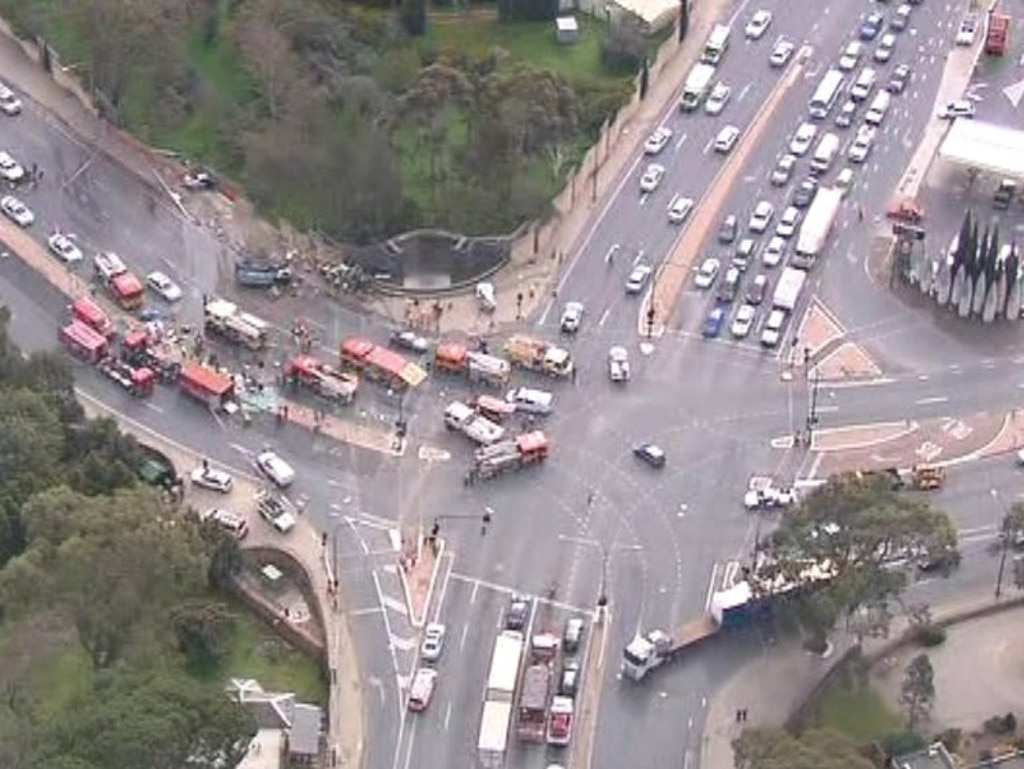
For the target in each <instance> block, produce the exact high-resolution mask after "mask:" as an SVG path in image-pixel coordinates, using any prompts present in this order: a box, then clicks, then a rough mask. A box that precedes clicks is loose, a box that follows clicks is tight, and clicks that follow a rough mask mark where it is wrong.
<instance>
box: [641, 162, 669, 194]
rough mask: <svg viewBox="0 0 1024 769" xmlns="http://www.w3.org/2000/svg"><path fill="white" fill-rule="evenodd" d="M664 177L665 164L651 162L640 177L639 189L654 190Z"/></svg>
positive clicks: (644, 190) (643, 190)
mask: <svg viewBox="0 0 1024 769" xmlns="http://www.w3.org/2000/svg"><path fill="white" fill-rule="evenodd" d="M664 178H665V166H662V165H658V164H657V163H651V164H650V165H649V166H647V170H645V171H644V175H643V176H641V177H640V191H641V192H654V191H655V190H656V189H658V186H659V185H660V184H661V180H662V179H664Z"/></svg>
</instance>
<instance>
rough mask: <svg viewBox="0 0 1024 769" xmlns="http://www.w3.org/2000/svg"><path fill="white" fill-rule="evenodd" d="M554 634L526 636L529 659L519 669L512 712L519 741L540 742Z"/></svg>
mask: <svg viewBox="0 0 1024 769" xmlns="http://www.w3.org/2000/svg"><path fill="white" fill-rule="evenodd" d="M557 656H558V638H557V637H556V636H554V635H552V634H551V633H542V634H539V635H535V636H534V637H533V638H532V639H530V660H529V663H528V664H527V667H526V670H525V671H524V672H523V686H522V691H521V692H520V694H519V709H518V711H517V716H516V736H517V737H518V738H519V739H520V740H522V741H523V742H544V734H545V731H546V729H547V721H548V704H549V702H550V698H551V682H552V679H553V678H554V663H555V658H556V657H557Z"/></svg>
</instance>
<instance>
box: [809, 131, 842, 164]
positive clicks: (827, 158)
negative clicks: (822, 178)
mask: <svg viewBox="0 0 1024 769" xmlns="http://www.w3.org/2000/svg"><path fill="white" fill-rule="evenodd" d="M838 152H839V137H838V136H836V135H835V134H834V133H827V134H825V135H824V136H822V137H821V139H820V141H818V146H817V147H816V148H815V149H814V157H813V158H812V159H811V172H812V173H816V174H823V173H825V172H826V171H828V169H829V168H830V167H831V165H832V161H833V160H835V157H836V153H838Z"/></svg>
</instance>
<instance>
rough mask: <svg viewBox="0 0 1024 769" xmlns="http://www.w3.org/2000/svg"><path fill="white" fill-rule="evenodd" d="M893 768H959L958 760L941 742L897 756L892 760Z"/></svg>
mask: <svg viewBox="0 0 1024 769" xmlns="http://www.w3.org/2000/svg"><path fill="white" fill-rule="evenodd" d="M889 763H890V765H891V767H892V769H957V762H956V760H955V759H954V758H953V756H951V755H950V754H949V751H948V750H946V746H945V745H943V744H942V743H941V742H936V743H934V744H932V745H929V746H928V747H927V748H925V749H924V750H918V751H916V752H914V753H907V754H906V755H903V756H897V757H896V758H894V759H892V760H891V761H890V762H889Z"/></svg>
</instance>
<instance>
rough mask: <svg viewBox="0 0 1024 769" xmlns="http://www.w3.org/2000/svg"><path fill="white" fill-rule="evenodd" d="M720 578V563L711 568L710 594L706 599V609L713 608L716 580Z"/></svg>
mask: <svg viewBox="0 0 1024 769" xmlns="http://www.w3.org/2000/svg"><path fill="white" fill-rule="evenodd" d="M717 578H718V561H715V563H714V565H713V566H712V567H711V579H710V580H709V581H708V592H707V595H706V596H705V597H704V609H705V610H707V609H710V608H711V597H712V596H713V595H714V593H715V580H716V579H717Z"/></svg>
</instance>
